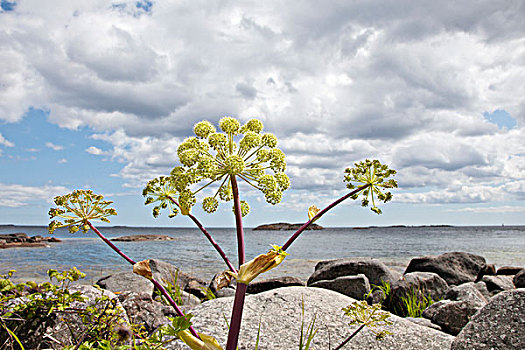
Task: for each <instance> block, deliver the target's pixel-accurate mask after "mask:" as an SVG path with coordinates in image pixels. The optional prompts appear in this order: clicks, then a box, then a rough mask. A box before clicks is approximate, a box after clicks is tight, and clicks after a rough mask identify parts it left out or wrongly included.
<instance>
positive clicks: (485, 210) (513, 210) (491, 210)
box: [447, 205, 525, 214]
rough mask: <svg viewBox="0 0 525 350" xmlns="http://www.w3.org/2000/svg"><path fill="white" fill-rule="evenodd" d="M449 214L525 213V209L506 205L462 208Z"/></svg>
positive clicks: (451, 210)
mask: <svg viewBox="0 0 525 350" xmlns="http://www.w3.org/2000/svg"><path fill="white" fill-rule="evenodd" d="M447 211H448V212H467V213H482V214H483V213H523V212H525V207H520V206H508V205H504V206H501V207H479V208H477V207H475V208H470V207H469V208H461V209H449V210H447Z"/></svg>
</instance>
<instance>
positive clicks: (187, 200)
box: [179, 190, 196, 215]
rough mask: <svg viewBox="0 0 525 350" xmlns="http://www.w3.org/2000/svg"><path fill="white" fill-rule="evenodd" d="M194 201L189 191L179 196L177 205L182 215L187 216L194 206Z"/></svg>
mask: <svg viewBox="0 0 525 350" xmlns="http://www.w3.org/2000/svg"><path fill="white" fill-rule="evenodd" d="M195 202H196V199H195V195H194V194H193V192H191V191H190V190H184V191H182V192H181V193H180V195H179V205H180V210H181V214H182V215H188V214H189V213H190V211H191V207H193V205H195Z"/></svg>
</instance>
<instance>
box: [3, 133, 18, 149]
mask: <svg viewBox="0 0 525 350" xmlns="http://www.w3.org/2000/svg"><path fill="white" fill-rule="evenodd" d="M0 145H2V146H5V147H14V146H15V144H14V143H13V142H11V141H9V140H7V139H6V138H5V137H4V136H3V135H2V134H1V133H0Z"/></svg>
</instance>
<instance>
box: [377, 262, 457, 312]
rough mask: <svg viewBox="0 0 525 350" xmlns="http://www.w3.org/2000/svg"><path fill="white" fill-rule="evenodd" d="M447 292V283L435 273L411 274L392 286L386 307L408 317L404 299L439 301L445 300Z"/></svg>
mask: <svg viewBox="0 0 525 350" xmlns="http://www.w3.org/2000/svg"><path fill="white" fill-rule="evenodd" d="M447 290H448V285H447V282H445V280H444V279H442V278H441V277H439V276H438V275H437V274H435V273H432V272H410V273H407V274H405V275H404V276H403V278H402V279H401V280H399V281H396V282H394V283H393V284H392V286H391V292H390V296H389V299H388V300H386V301H385V303H386V305H385V306H386V307H387V308H388V309H389V310H391V311H393V312H395V313H396V314H397V315H400V316H406V315H407V314H408V310H407V307H406V305H405V302H404V301H403V299H406V298H414V297H416V298H418V300H420V301H423V300H424V299H429V298H430V299H432V300H433V301H437V300H441V299H443V298H444V296H445V294H446V292H447Z"/></svg>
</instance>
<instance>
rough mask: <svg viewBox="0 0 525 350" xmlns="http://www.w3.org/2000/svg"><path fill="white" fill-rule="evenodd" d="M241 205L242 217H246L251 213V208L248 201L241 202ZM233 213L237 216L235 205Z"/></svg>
mask: <svg viewBox="0 0 525 350" xmlns="http://www.w3.org/2000/svg"><path fill="white" fill-rule="evenodd" d="M240 203H241V216H242V217H245V216H246V215H248V213H249V212H250V206H249V205H248V203H247V202H246V201H240ZM232 212H233V213H234V214H235V205H233V206H232Z"/></svg>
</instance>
